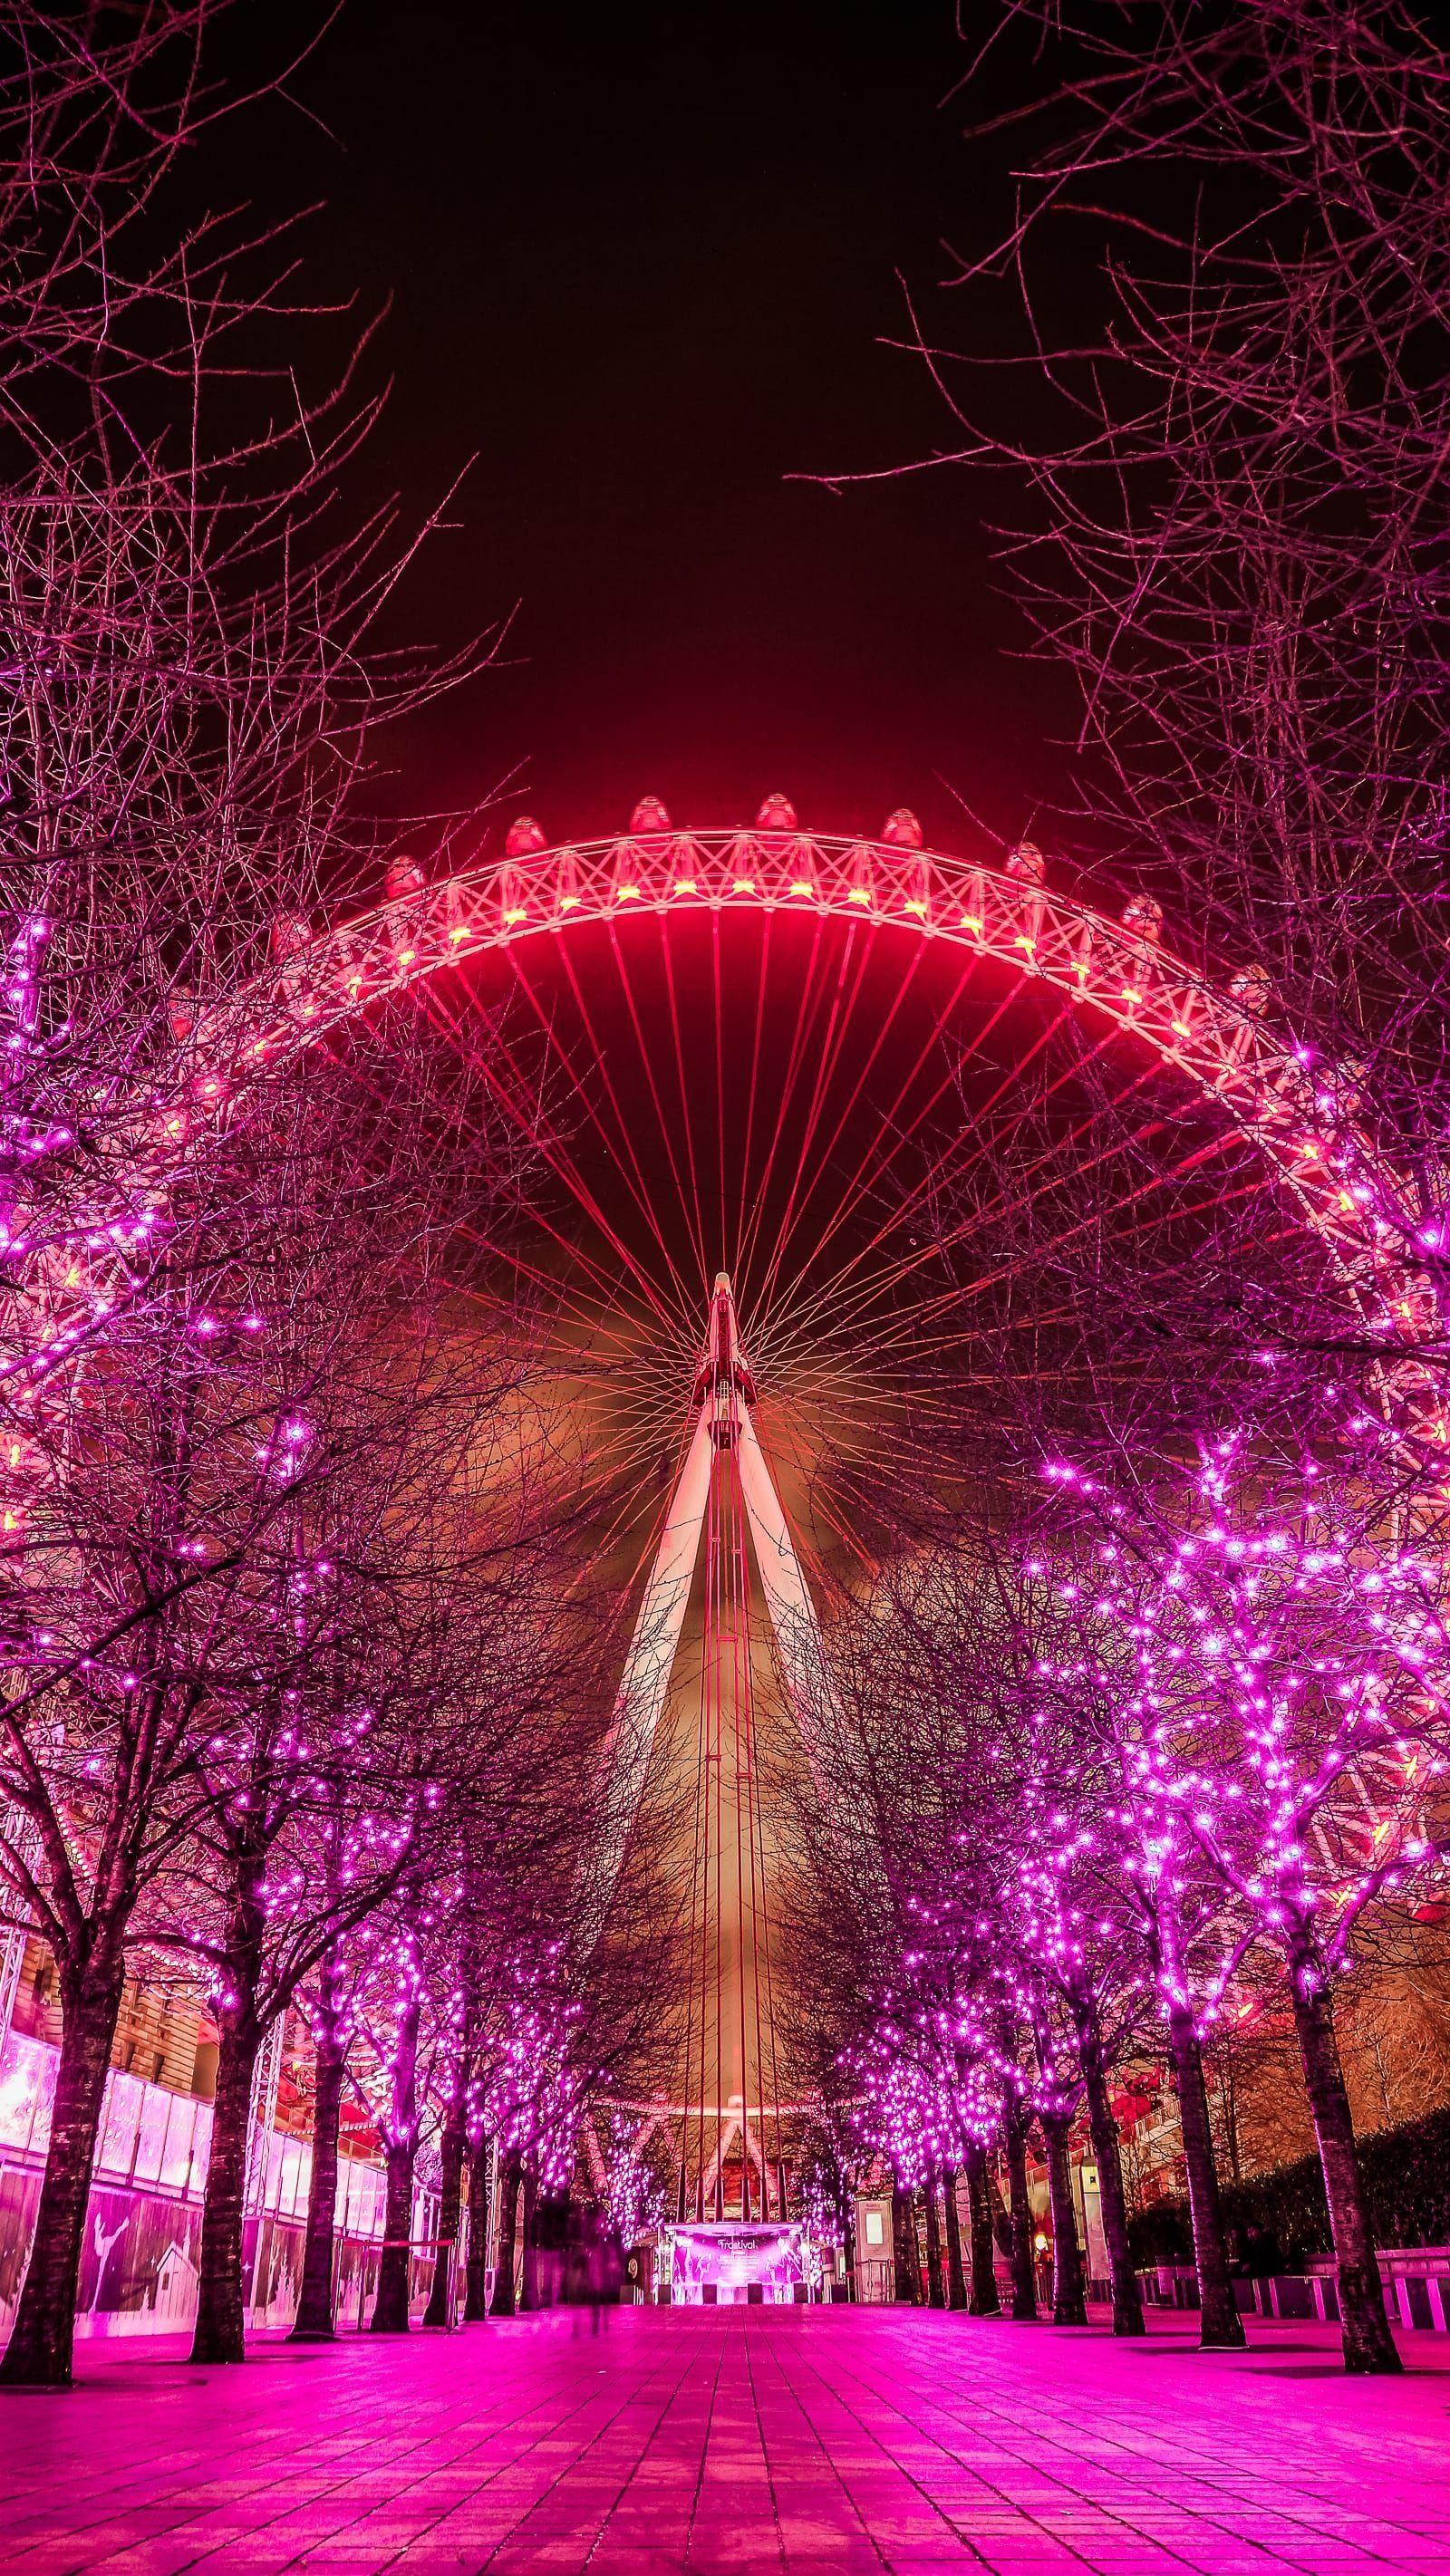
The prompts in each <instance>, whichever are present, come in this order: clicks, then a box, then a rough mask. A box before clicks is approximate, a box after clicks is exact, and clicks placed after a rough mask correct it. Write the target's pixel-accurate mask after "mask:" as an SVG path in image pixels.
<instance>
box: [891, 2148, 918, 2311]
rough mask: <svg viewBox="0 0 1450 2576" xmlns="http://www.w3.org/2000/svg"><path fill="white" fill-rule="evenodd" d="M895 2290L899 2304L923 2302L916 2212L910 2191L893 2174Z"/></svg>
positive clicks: (900, 2305)
mask: <svg viewBox="0 0 1450 2576" xmlns="http://www.w3.org/2000/svg"><path fill="white" fill-rule="evenodd" d="M891 2260H892V2274H893V2279H892V2290H893V2294H894V2296H895V2299H896V2303H897V2305H898V2307H904V2308H916V2307H920V2305H921V2274H920V2270H919V2268H918V2264H917V2256H916V2211H915V2209H914V2207H913V2205H912V2198H911V2194H910V2192H909V2191H903V2190H902V2188H901V2185H900V2183H899V2182H897V2181H896V2180H895V2178H894V2177H893V2179H892V2184H891Z"/></svg>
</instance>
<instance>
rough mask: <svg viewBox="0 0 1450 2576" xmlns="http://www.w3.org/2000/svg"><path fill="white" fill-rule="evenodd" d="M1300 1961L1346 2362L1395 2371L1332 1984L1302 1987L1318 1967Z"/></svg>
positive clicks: (1312, 2103)
mask: <svg viewBox="0 0 1450 2576" xmlns="http://www.w3.org/2000/svg"><path fill="white" fill-rule="evenodd" d="M1313 1973H1314V1971H1313V1970H1312V1968H1310V1969H1306V1966H1305V1964H1304V1963H1302V1962H1296V1963H1295V1965H1294V1967H1293V1968H1292V1969H1291V1972H1290V1990H1291V1992H1292V1994H1293V1998H1294V2027H1295V2030H1296V2031H1297V2033H1298V2036H1299V2054H1300V2057H1301V2058H1302V2060H1303V2063H1304V2081H1305V2084H1306V2086H1307V2087H1308V2092H1309V2107H1310V2110H1311V2111H1312V2112H1313V2114H1314V2134H1315V2137H1316V2138H1317V2139H1318V2142H1319V2161H1320V2164H1321V2165H1322V2166H1323V2168H1324V2197H1325V2199H1326V2200H1327V2202H1328V2204H1329V2226H1330V2232H1331V2234H1332V2236H1333V2239H1334V2262H1335V2274H1336V2278H1337V2280H1338V2283H1339V2320H1340V2328H1341V2332H1342V2336H1343V2341H1344V2367H1345V2369H1346V2370H1352V2371H1356V2372H1362V2373H1364V2372H1371V2371H1393V2370H1398V2369H1399V2368H1400V2366H1401V2365H1400V2356H1399V2354H1398V2352H1397V2351H1396V2349H1395V2339H1394V2336H1393V2335H1392V2334H1391V2332H1390V2322H1389V2318H1388V2317H1387V2316H1386V2314H1385V2294H1384V2286H1383V2283H1382V2282H1381V2280H1380V2267H1379V2262H1378V2259H1377V2257H1376V2254H1375V2247H1374V2234H1373V2231H1372V2229H1371V2226H1370V2217H1369V2207H1368V2204H1367V2202H1366V2200H1365V2194H1364V2178H1363V2176H1362V2174H1361V2173H1360V2170H1359V2157H1358V2155H1357V2154H1356V2152H1355V2145H1354V2122H1353V2119H1352V2118H1351V2116H1350V2109H1349V2096H1348V2094H1347V2093H1346V2091H1345V2089H1344V2069H1343V2067H1342V2066H1341V2064H1340V2060H1339V2042H1338V2040H1337V2039H1336V2038H1335V2035H1334V2021H1333V2016H1332V2014H1331V2012H1330V2008H1329V1995H1328V1992H1327V1990H1326V1988H1325V1987H1324V1986H1323V1985H1322V1984H1320V1983H1317V1982H1316V1983H1315V1984H1314V1985H1313V1987H1312V1990H1311V1991H1310V1992H1308V1993H1305V1992H1304V1991H1303V1988H1304V1986H1305V1985H1306V1984H1308V1982H1309V1976H1310V1975H1311V1974H1313Z"/></svg>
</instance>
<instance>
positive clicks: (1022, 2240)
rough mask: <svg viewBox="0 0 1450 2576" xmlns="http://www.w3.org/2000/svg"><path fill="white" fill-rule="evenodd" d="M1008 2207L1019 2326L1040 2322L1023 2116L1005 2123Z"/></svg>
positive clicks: (1010, 2118)
mask: <svg viewBox="0 0 1450 2576" xmlns="http://www.w3.org/2000/svg"><path fill="white" fill-rule="evenodd" d="M1003 2143H1004V2145H1005V2147H1006V2151H1007V2193H1008V2206H1009V2208H1010V2211H1011V2215H1012V2314H1013V2316H1014V2318H1015V2319H1016V2321H1017V2323H1018V2325H1034V2324H1035V2323H1036V2321H1037V2275H1036V2272H1035V2271H1034V2269H1033V2264H1032V2202H1031V2199H1030V2197H1029V2195H1028V2190H1027V2124H1026V2122H1025V2120H1023V2119H1022V2118H1021V2117H1020V2116H1019V2115H1009V2116H1008V2118H1007V2119H1006V2120H1005V2122H1004V2123H1003Z"/></svg>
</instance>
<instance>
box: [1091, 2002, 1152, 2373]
mask: <svg viewBox="0 0 1450 2576" xmlns="http://www.w3.org/2000/svg"><path fill="white" fill-rule="evenodd" d="M1074 2019H1075V2021H1076V2024H1077V2044H1078V2057H1079V2061H1080V2063H1081V2066H1082V2076H1083V2089H1084V2091H1085V2093H1086V2095H1087V2114H1088V2127H1089V2129H1090V2130H1091V2132H1092V2142H1093V2156H1094V2159H1095V2161H1096V2164H1097V2169H1098V2205H1099V2208H1100V2209H1101V2211H1102V2217H1103V2241H1104V2243H1105V2244H1106V2246H1107V2249H1108V2270H1109V2272H1110V2273H1111V2275H1112V2283H1113V2332H1114V2334H1115V2335H1140V2334H1144V2333H1146V2331H1147V2329H1146V2327H1145V2325H1144V2323H1143V2293H1142V2291H1141V2290H1140V2289H1139V2287H1138V2275H1137V2273H1136V2272H1135V2271H1134V2269H1133V2256H1132V2252H1131V2249H1130V2247H1129V2244H1128V2203H1127V2196H1126V2194H1125V2192H1124V2190H1123V2156H1122V2145H1121V2141H1120V2140H1119V2137H1118V2124H1117V2121H1116V2120H1115V2119H1114V2118H1113V2113H1112V2106H1111V2104H1110V2102H1109V2100H1108V2080H1107V2072H1106V2069H1105V2067H1104V2064H1103V2041H1102V2032H1101V2030H1100V2028H1099V2026H1098V2017H1097V2014H1096V2012H1095V2011H1094V2010H1093V2008H1092V2007H1091V2005H1080V2006H1079V2007H1078V2008H1077V2010H1076V2012H1075V2014H1074Z"/></svg>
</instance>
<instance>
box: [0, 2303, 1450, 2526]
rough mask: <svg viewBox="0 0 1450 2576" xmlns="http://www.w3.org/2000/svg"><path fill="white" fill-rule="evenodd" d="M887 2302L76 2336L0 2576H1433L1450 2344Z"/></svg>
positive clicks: (44, 2404) (24, 2477)
mask: <svg viewBox="0 0 1450 2576" xmlns="http://www.w3.org/2000/svg"><path fill="white" fill-rule="evenodd" d="M1405 2341H1406V2356H1407V2359H1408V2360H1409V2361H1410V2363H1411V2374H1410V2375H1409V2376H1408V2377H1407V2378H1406V2379H1405V2380H1404V2381H1402V2382H1399V2381H1397V2382H1392V2383H1387V2382H1385V2381H1357V2382H1348V2381H1346V2380H1345V2379H1344V2378H1343V2376H1342V2375H1341V2374H1340V2373H1339V2371H1338V2370H1337V2369H1336V2367H1335V2361H1334V2343H1333V2338H1332V2337H1331V2336H1328V2335H1326V2334H1325V2333H1324V2332H1323V2331H1322V2330H1320V2329H1315V2328H1306V2327H1299V2328H1295V2327H1263V2328H1261V2329H1259V2330H1258V2334H1257V2339H1256V2343H1255V2347H1254V2350H1253V2351H1252V2352H1251V2353H1249V2354H1248V2355H1247V2356H1242V2357H1241V2356H1238V2355H1225V2354H1198V2353H1196V2352H1195V2351H1194V2350H1193V2349H1192V2348H1191V2345H1190V2344H1189V2342H1188V2341H1187V2339H1186V2337H1185V2335H1184V2333H1183V2331H1182V2330H1181V2328H1179V2327H1177V2326H1176V2325H1167V2326H1159V2327H1158V2328H1156V2329H1155V2331H1154V2333H1153V2334H1152V2335H1151V2336H1150V2338H1149V2339H1148V2341H1147V2342H1146V2343H1144V2344H1139V2345H1122V2344H1114V2343H1113V2342H1112V2340H1111V2338H1110V2337H1109V2336H1108V2335H1107V2334H1106V2333H1104V2332H1102V2331H1101V2330H1094V2329H1089V2330H1088V2331H1087V2332H1086V2333H1076V2334H1074V2333H1058V2332H1054V2331H1053V2329H1051V2328H1050V2327H1047V2326H1038V2327H1031V2326H1012V2325H1007V2324H989V2323H985V2322H983V2323H977V2322H974V2321H972V2320H970V2319H968V2318H965V2317H952V2316H930V2315H928V2316H922V2315H913V2314H911V2313H909V2312H903V2311H901V2310H899V2309H898V2310H892V2309H874V2310H873V2309H855V2310H841V2309H812V2310H809V2311H807V2310H799V2309H796V2310H792V2309H784V2308H783V2309H778V2310H770V2309H766V2310H760V2309H756V2310H754V2311H747V2310H735V2311H729V2312H724V2313H721V2314H720V2315H718V2316H716V2315H712V2314H710V2313H708V2312H702V2311H699V2310H695V2311H688V2312H677V2313H675V2314H669V2313H664V2314H656V2313H653V2312H651V2311H649V2310H636V2309H625V2310H622V2311H620V2312H619V2313H618V2314H616V2315H615V2316H614V2317H613V2318H612V2319H611V2320H610V2321H609V2322H608V2324H607V2325H606V2327H605V2328H604V2330H603V2331H601V2332H600V2333H599V2334H598V2335H597V2336H595V2335H592V2334H591V2332H590V2330H589V2320H588V2318H587V2317H581V2318H577V2319H576V2318H575V2317H574V2316H573V2315H572V2314H571V2313H570V2312H568V2311H563V2312H560V2313H556V2314H555V2315H553V2316H551V2317H544V2318H529V2319H520V2320H518V2321H517V2322H516V2323H514V2324H512V2325H503V2326H483V2327H474V2328H472V2329H470V2330H469V2331H468V2332H467V2333H466V2334H464V2335H459V2336H453V2337H443V2336H422V2335H417V2336H414V2337H413V2338H412V2339H411V2340H410V2341H409V2342H408V2343H407V2344H387V2345H376V2344H372V2343H371V2342H369V2341H367V2340H364V2341H363V2342H361V2343H359V2342H353V2341H348V2342H343V2343H340V2344H338V2345H336V2346H334V2347H332V2348H330V2349H325V2350H321V2351H319V2350H318V2349H317V2348H316V2347H312V2348H307V2347H299V2348H298V2349H296V2350H292V2349H289V2348H288V2347H287V2346H286V2345H285V2344H283V2343H276V2342H268V2343H264V2344H263V2345H262V2347H261V2348H260V2350H259V2353H258V2356H257V2358H256V2359H255V2360H253V2361H252V2362H251V2363H250V2364H249V2365H248V2366H247V2367H246V2368H245V2369H244V2370H235V2371H222V2370H193V2369H192V2368H191V2367H190V2366H189V2364H188V2363H187V2362H186V2361H185V2359H184V2358H183V2357H182V2356H181V2354H180V2353H179V2352H177V2351H176V2350H175V2349H174V2348H173V2349H171V2350H169V2351H167V2352H165V2353H161V2352H158V2351H157V2350H156V2349H155V2348H154V2347H151V2348H147V2347H145V2346H138V2345H136V2344H131V2345H129V2346H127V2347H123V2348H117V2347H115V2346H111V2347H108V2348H103V2349H102V2350H100V2351H92V2350H88V2349H86V2348H83V2349H82V2355H81V2373H82V2380H81V2384H80V2385H79V2386H78V2387H77V2388H76V2389H75V2390H74V2391H72V2392H71V2393H70V2394H69V2395H66V2396H46V2395H40V2394H24V2393H19V2392H16V2393H13V2394H12V2393H10V2392H6V2393H5V2394H4V2396H3V2398H0V2566H3V2567H4V2569H5V2571H6V2576H69V2571H71V2570H73V2569H74V2570H80V2569H87V2570H98V2571H104V2576H179V2572H180V2571H181V2570H183V2569H189V2568H201V2569H205V2570H207V2571H208V2576H233V2571H238V2576H240V2571H246V2576H264V2571H267V2572H268V2576H269V2572H270V2571H272V2570H280V2569H282V2568H294V2567H296V2568H303V2567H305V2568H308V2569H315V2570H318V2571H323V2570H326V2571H327V2576H375V2571H379V2570H382V2569H384V2568H393V2569H399V2570H402V2571H406V2576H459V2571H460V2570H468V2571H474V2570H484V2569H488V2570H491V2571H498V2576H524V2571H530V2576H533V2571H543V2570H550V2569H558V2570H583V2569H586V2568H587V2569H588V2570H590V2571H591V2576H627V2571H628V2576H646V2571H659V2576H664V2571H668V2570H672V2569H684V2570H689V2571H695V2570H698V2571H701V2576H705V2571H714V2576H723V2571H725V2570H734V2569H748V2570H751V2571H754V2570H757V2569H760V2570H766V2571H770V2570H788V2571H791V2576H805V2571H810V2576H827V2571H829V2572H830V2576H842V2572H843V2571H855V2570H863V2571H864V2570H870V2571H873V2576H876V2571H880V2570H882V2569H891V2570H896V2569H900V2570H901V2571H903V2576H946V2571H947V2570H948V2569H952V2570H963V2569H967V2568H973V2567H990V2568H993V2569H997V2570H1000V2571H1002V2576H1038V2571H1041V2570H1046V2569H1049V2568H1050V2569H1053V2570H1059V2569H1060V2570H1063V2571H1068V2570H1074V2571H1079V2570H1083V2569H1090V2570H1094V2571H1101V2576H1129V2571H1131V2576H1147V2571H1150V2570H1151V2571H1159V2570H1161V2571H1164V2576H1167V2571H1169V2570H1173V2571H1182V2570H1184V2569H1194V2570H1197V2571H1200V2576H1276V2571H1278V2570H1281V2569H1293V2570H1295V2571H1298V2576H1319V2571H1326V2576H1327V2571H1329V2570H1333V2571H1335V2576H1341V2571H1345V2576H1347V2571H1351V2570H1369V2569H1374V2570H1380V2571H1383V2570H1385V2569H1396V2570H1399V2571H1401V2576H1429V2571H1430V2570H1432V2569H1433V2570H1436V2571H1450V2352H1447V2349H1446V2338H1444V2337H1435V2336H1430V2335H1425V2336H1411V2337H1407V2338H1406V2339H1405Z"/></svg>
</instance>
